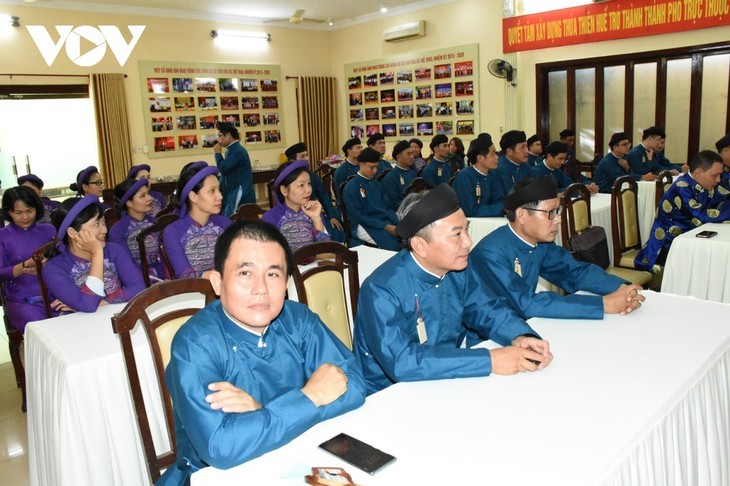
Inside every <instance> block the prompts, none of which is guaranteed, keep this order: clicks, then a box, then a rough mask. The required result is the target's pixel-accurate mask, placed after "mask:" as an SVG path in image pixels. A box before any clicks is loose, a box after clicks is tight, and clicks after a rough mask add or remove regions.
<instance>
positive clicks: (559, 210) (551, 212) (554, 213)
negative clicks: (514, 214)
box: [525, 206, 563, 221]
mask: <svg viewBox="0 0 730 486" xmlns="http://www.w3.org/2000/svg"><path fill="white" fill-rule="evenodd" d="M525 209H527V210H528V211H540V212H541V213H547V215H548V219H549V220H550V221H552V220H553V219H555V218H557V217H558V216H560V213H562V212H563V206H558V207H557V208H555V209H537V208H525Z"/></svg>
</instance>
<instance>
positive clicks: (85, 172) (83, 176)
mask: <svg viewBox="0 0 730 486" xmlns="http://www.w3.org/2000/svg"><path fill="white" fill-rule="evenodd" d="M94 172H99V169H97V168H96V166H93V165H90V166H88V167H87V168H85V169H84V170H82V171H81V173H80V174H79V175H78V177H76V185H77V186H78V188H79V190H78V192H79V194H81V193H82V192H81V185H82V184H83V183H84V179H86V176H88V175H89V174H91V173H94Z"/></svg>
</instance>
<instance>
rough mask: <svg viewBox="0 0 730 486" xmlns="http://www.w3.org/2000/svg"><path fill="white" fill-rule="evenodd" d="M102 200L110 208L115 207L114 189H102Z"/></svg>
mask: <svg viewBox="0 0 730 486" xmlns="http://www.w3.org/2000/svg"><path fill="white" fill-rule="evenodd" d="M101 200H102V201H104V204H106V205H107V206H109V207H110V208H113V207H114V189H103V190H102V191H101Z"/></svg>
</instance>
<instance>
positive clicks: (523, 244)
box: [469, 142, 644, 319]
mask: <svg viewBox="0 0 730 486" xmlns="http://www.w3.org/2000/svg"><path fill="white" fill-rule="evenodd" d="M553 143H561V142H553ZM550 145H552V144H550ZM563 145H564V144H563ZM504 209H505V212H506V213H507V219H508V220H509V224H507V225H506V226H502V227H500V228H498V229H496V230H495V231H493V232H491V233H489V234H488V235H487V236H485V237H484V238H483V239H482V241H480V242H479V243H478V244H477V246H476V247H474V250H473V251H472V252H471V255H470V256H469V263H470V266H472V267H473V269H474V272H475V273H476V274H478V275H479V277H481V279H482V280H483V282H484V284H485V285H489V286H491V288H492V289H493V290H494V291H495V292H496V293H497V295H499V296H501V297H504V298H505V299H506V300H507V303H508V304H509V305H510V307H512V308H513V309H514V310H515V311H517V313H518V314H520V315H521V316H522V317H523V318H524V319H529V318H531V317H552V318H562V319H603V314H604V313H606V314H618V313H620V314H627V313H629V312H631V311H633V310H634V309H637V308H638V307H639V306H640V305H641V302H642V301H643V300H644V297H643V296H642V295H639V290H640V289H641V287H640V286H638V285H626V284H625V282H624V281H623V280H621V279H620V278H618V277H614V276H612V275H608V274H607V273H606V272H604V271H603V270H602V269H601V267H599V266H597V265H593V264H591V263H583V262H579V261H577V260H576V259H575V258H573V256H572V255H571V254H570V253H568V251H567V250H566V249H565V248H563V247H562V246H558V245H556V244H555V236H556V235H557V234H558V225H559V224H560V211H561V209H562V208H561V206H560V200H559V199H558V191H557V186H556V183H555V180H554V179H553V178H551V177H543V178H540V179H523V180H521V181H520V182H518V183H517V184H515V187H514V190H513V191H512V192H511V193H510V194H509V195H507V197H505V198H504ZM539 277H542V278H544V279H545V280H548V281H549V282H551V283H552V284H554V285H557V286H559V287H560V288H562V289H564V290H565V291H566V292H568V293H569V294H568V295H565V296H563V295H560V294H558V293H555V292H550V291H545V292H538V293H535V289H536V288H537V282H538V278H539ZM579 290H585V291H588V292H592V293H594V294H597V295H575V294H574V292H577V291H579ZM601 296H604V297H601Z"/></svg>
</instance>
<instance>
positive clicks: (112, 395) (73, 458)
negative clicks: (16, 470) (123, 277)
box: [25, 296, 202, 486]
mask: <svg viewBox="0 0 730 486" xmlns="http://www.w3.org/2000/svg"><path fill="white" fill-rule="evenodd" d="M185 297H187V300H186V299H184V298H183V296H180V297H175V298H171V299H170V301H169V302H168V305H169V306H180V304H181V303H189V302H191V300H190V296H185ZM193 301H194V300H193ZM199 301H200V302H202V298H200V299H199ZM123 308H124V304H114V305H109V306H105V307H102V308H101V309H100V310H99V311H97V312H95V313H93V314H89V313H77V314H69V315H66V316H61V317H57V318H54V319H48V320H45V321H41V322H34V323H31V324H29V325H28V327H26V331H25V373H26V386H27V393H28V463H29V468H30V484H31V485H39V486H53V485H62V486H65V485H74V486H82V485H94V486H96V485H130V486H139V485H141V484H146V483H147V477H148V474H147V465H146V462H145V459H144V455H143V452H142V442H141V439H140V437H139V433H138V429H139V427H138V425H137V419H136V416H135V414H134V406H133V402H132V397H131V393H130V390H129V382H128V380H127V371H126V367H125V365H124V358H123V357H122V351H121V347H120V344H119V339H118V337H117V336H116V335H115V334H114V332H113V330H112V325H111V317H112V316H113V315H114V314H115V313H117V312H119V311H121V310H122V309H123ZM169 308H170V307H167V306H159V309H160V312H163V311H165V310H168V309H169ZM132 342H133V344H134V347H135V350H137V351H141V352H140V353H139V354H138V356H137V360H138V361H137V366H138V367H139V368H140V369H141V372H142V374H143V376H145V377H146V378H147V379H146V380H145V381H144V382H143V387H144V390H143V393H144V395H145V399H146V400H147V403H149V404H150V405H149V407H148V411H149V410H152V412H151V413H150V417H149V418H150V423H151V429H152V435H153V440H154V441H155V446H156V449H157V451H158V453H159V452H163V451H166V450H169V449H170V447H169V440H168V439H167V435H166V431H164V426H163V427H162V428H161V426H160V424H164V423H165V422H164V420H165V419H164V414H163V409H162V401H161V399H160V397H159V394H157V393H151V392H150V390H156V389H157V388H156V384H155V381H154V376H155V373H154V366H153V364H152V359H151V357H150V355H149V354H148V353H149V345H148V343H147V340H146V336H145V335H144V331H143V330H141V329H140V328H139V327H138V328H137V329H135V331H134V332H133V338H132Z"/></svg>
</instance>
